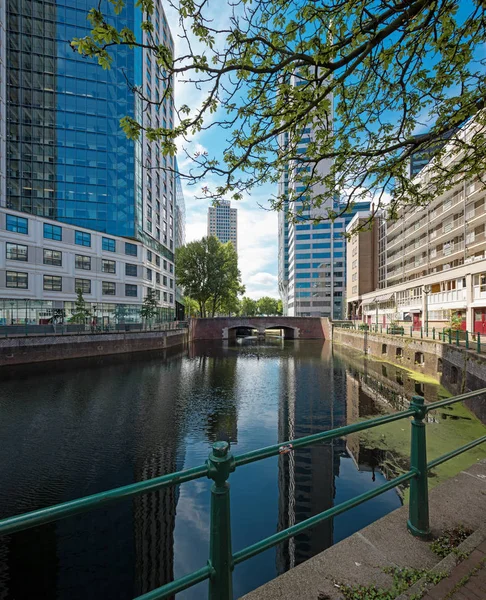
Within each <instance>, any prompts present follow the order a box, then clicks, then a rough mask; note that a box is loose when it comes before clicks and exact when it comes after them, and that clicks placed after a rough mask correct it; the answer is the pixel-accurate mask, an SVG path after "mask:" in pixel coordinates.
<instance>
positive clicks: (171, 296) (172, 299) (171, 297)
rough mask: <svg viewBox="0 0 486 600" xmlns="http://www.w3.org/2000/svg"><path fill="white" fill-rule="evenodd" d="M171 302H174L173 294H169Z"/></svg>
mask: <svg viewBox="0 0 486 600" xmlns="http://www.w3.org/2000/svg"><path fill="white" fill-rule="evenodd" d="M169 302H170V303H171V304H172V302H174V296H173V295H172V294H169Z"/></svg>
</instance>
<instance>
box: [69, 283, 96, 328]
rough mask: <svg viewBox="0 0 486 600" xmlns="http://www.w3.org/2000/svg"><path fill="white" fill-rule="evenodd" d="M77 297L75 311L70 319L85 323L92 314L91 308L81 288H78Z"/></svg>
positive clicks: (72, 321)
mask: <svg viewBox="0 0 486 600" xmlns="http://www.w3.org/2000/svg"><path fill="white" fill-rule="evenodd" d="M76 293H77V297H76V301H75V303H74V311H73V314H72V317H71V318H70V319H69V321H70V322H71V323H79V324H85V323H86V320H87V319H88V318H89V317H90V316H91V308H90V307H89V305H88V304H87V303H86V300H85V299H84V296H83V292H82V290H81V288H78V289H77V290H76Z"/></svg>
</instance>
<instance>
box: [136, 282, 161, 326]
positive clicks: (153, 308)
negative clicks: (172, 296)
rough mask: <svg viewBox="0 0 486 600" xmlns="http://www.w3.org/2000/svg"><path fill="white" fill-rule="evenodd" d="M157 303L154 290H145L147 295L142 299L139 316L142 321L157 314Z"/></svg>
mask: <svg viewBox="0 0 486 600" xmlns="http://www.w3.org/2000/svg"><path fill="white" fill-rule="evenodd" d="M158 306H159V303H158V302H157V298H156V297H155V290H153V289H152V288H149V289H148V290H147V295H146V296H145V298H144V299H143V303H142V308H141V309H140V316H141V317H142V319H143V320H144V321H148V320H149V319H152V318H153V317H155V315H156V314H157V308H158Z"/></svg>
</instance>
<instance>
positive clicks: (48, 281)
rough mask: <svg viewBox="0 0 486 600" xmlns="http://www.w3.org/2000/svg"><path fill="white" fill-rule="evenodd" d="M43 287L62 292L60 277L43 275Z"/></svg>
mask: <svg viewBox="0 0 486 600" xmlns="http://www.w3.org/2000/svg"><path fill="white" fill-rule="evenodd" d="M44 289H45V290H48V291H51V292H62V277H59V276H58V275H44Z"/></svg>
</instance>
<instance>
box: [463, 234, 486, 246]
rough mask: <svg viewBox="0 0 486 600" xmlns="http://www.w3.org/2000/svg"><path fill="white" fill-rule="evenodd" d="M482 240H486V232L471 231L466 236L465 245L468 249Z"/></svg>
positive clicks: (481, 242)
mask: <svg viewBox="0 0 486 600" xmlns="http://www.w3.org/2000/svg"><path fill="white" fill-rule="evenodd" d="M484 242H486V233H485V232H484V231H481V232H480V233H475V232H474V231H472V232H471V233H468V234H467V236H466V245H467V249H468V250H469V249H470V248H472V247H473V246H477V245H479V244H483V243H484Z"/></svg>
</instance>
